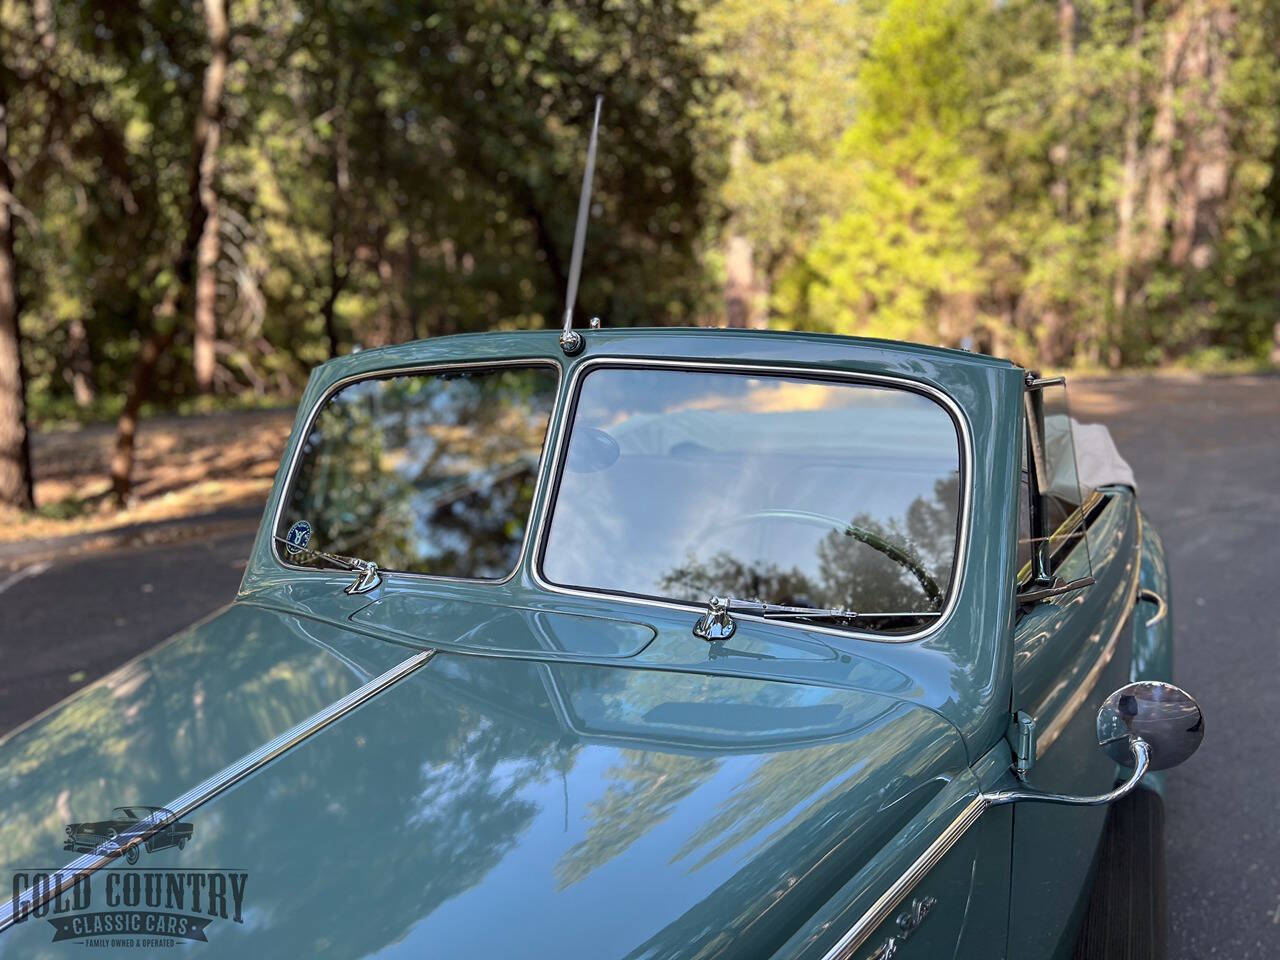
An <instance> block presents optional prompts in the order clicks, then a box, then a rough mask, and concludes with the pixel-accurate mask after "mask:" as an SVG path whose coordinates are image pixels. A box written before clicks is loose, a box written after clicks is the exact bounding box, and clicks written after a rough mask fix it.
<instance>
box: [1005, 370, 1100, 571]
mask: <svg viewBox="0 0 1280 960" xmlns="http://www.w3.org/2000/svg"><path fill="white" fill-rule="evenodd" d="M1024 399H1025V410H1026V422H1027V439H1026V443H1025V444H1024V450H1023V461H1024V462H1023V473H1022V485H1021V486H1022V489H1021V491H1020V496H1021V497H1022V498H1024V501H1023V503H1025V506H1026V509H1025V510H1024V509H1023V503H1020V504H1019V520H1018V524H1019V534H1018V564H1019V567H1018V570H1019V577H1018V582H1019V583H1020V584H1024V583H1027V582H1028V581H1031V580H1035V581H1036V582H1037V584H1039V585H1042V586H1049V585H1051V584H1052V583H1053V582H1054V581H1057V580H1062V581H1071V580H1077V579H1080V578H1084V577H1090V576H1092V572H1093V571H1092V564H1091V562H1090V557H1089V547H1088V540H1087V537H1086V520H1087V514H1088V510H1089V507H1090V504H1091V498H1090V496H1091V494H1092V491H1082V490H1081V488H1080V481H1079V471H1078V468H1077V463H1076V453H1075V441H1074V433H1073V429H1072V426H1073V421H1072V419H1071V413H1070V409H1069V407H1068V405H1067V388H1066V384H1065V382H1063V381H1061V380H1058V381H1056V382H1050V383H1047V384H1042V385H1037V386H1030V387H1028V389H1027V392H1026V393H1025V394H1024ZM1028 448H1029V456H1030V462H1029V463H1028V462H1027V459H1028ZM1024 522H1025V523H1026V525H1027V533H1028V535H1027V536H1025V537H1024V535H1023V529H1022V525H1023V523H1024Z"/></svg>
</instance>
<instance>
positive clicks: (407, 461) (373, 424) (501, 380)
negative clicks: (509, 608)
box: [276, 365, 558, 579]
mask: <svg viewBox="0 0 1280 960" xmlns="http://www.w3.org/2000/svg"><path fill="white" fill-rule="evenodd" d="M557 381H558V372H557V370H556V369H555V368H554V367H551V366H548V365H541V366H522V367H515V366H507V367H491V368H480V369H470V370H454V371H447V372H440V373H433V372H420V373H406V374H402V375H396V376H389V377H381V378H376V379H367V380H359V381H356V382H355V383H352V384H350V385H349V386H346V387H343V388H342V389H341V390H339V391H338V392H337V393H335V394H334V395H333V396H332V397H330V398H329V399H328V400H327V401H326V402H325V404H324V406H323V407H322V408H321V409H320V411H319V413H317V414H316V417H315V419H314V421H313V422H312V424H311V428H310V430H309V431H308V433H307V436H306V439H305V440H304V441H303V444H302V450H301V452H300V454H299V458H298V466H297V469H296V471H295V473H294V478H293V484H292V487H291V488H290V491H289V494H288V497H287V499H286V502H285V508H284V510H283V511H282V512H281V517H280V523H279V525H278V526H277V528H276V536H277V537H278V538H279V540H280V541H283V542H279V541H278V551H279V554H280V556H281V557H282V558H283V559H285V560H287V561H288V562H290V563H295V564H301V565H308V566H327V565H328V563H327V562H326V561H325V560H324V558H321V557H319V556H317V555H316V554H315V553H312V552H310V551H325V552H328V553H332V554H344V555H349V556H355V557H359V558H361V559H362V560H367V561H372V562H373V563H376V564H377V565H378V566H379V567H381V568H382V569H384V570H394V571H403V572H408V573H422V574H431V575H435V576H446V577H465V578H469V579H501V578H503V577H506V576H507V575H509V574H510V573H512V572H513V571H514V570H515V567H516V563H517V561H518V559H519V556H520V550H521V547H522V545H523V543H524V536H525V527H526V525H527V523H528V519H529V511H530V509H531V507H532V505H533V493H534V486H535V483H536V480H537V472H538V463H539V460H540V458H541V456H542V447H543V442H544V439H545V437H546V433H547V423H548V421H549V420H550V417H551V409H552V405H553V403H554V400H555V392H556V385H557Z"/></svg>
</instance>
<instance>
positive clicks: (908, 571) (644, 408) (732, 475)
mask: <svg viewBox="0 0 1280 960" xmlns="http://www.w3.org/2000/svg"><path fill="white" fill-rule="evenodd" d="M960 460H961V454H960V445H959V439H958V435H957V430H956V426H955V424H954V422H953V420H952V418H951V416H950V415H949V414H948V413H947V412H946V410H945V409H944V408H943V407H942V406H941V405H940V404H938V403H937V402H935V401H933V400H931V399H929V398H928V397H926V396H923V395H921V394H918V393H915V392H912V391H909V390H906V389H898V388H892V387H881V386H873V385H869V384H865V383H855V382H839V381H831V380H820V379H813V378H806V377H793V376H771V375H770V376H764V375H757V374H744V373H734V372H719V371H714V372H713V371H694V370H672V369H637V368H597V369H595V370H593V371H591V372H590V373H588V374H587V375H586V376H585V378H584V379H583V382H582V387H581V390H580V392H579V396H578V401H577V405H576V408H575V412H574V417H573V423H572V432H571V433H570V436H569V443H568V449H567V452H566V454H565V457H564V463H563V465H562V468H561V474H560V479H559V487H558V490H557V492H556V497H555V502H554V504H553V506H552V511H553V512H552V515H551V520H550V524H549V527H548V532H547V536H546V544H545V548H544V551H543V556H542V568H541V570H542V574H543V576H544V577H545V578H546V579H547V580H549V581H550V582H552V583H554V584H557V585H561V586H565V587H573V588H578V589H587V590H597V591H605V592H614V593H623V594H631V595H637V596H642V597H653V598H659V599H670V600H678V601H687V602H693V603H705V602H707V600H708V598H709V597H711V596H713V595H718V596H732V597H739V598H744V599H759V600H763V601H767V602H769V603H772V604H788V605H795V606H801V607H813V608H847V609H852V610H855V611H858V612H859V613H864V614H865V613H876V612H891V611H892V612H918V613H920V614H922V616H921V617H918V618H907V619H905V620H901V619H900V620H898V621H895V622H894V623H893V624H892V628H894V629H918V628H919V626H920V622H921V621H922V620H924V619H925V616H927V615H928V614H931V613H933V614H936V613H937V612H938V611H940V610H941V609H942V608H943V606H944V602H945V597H946V594H947V591H948V589H949V587H950V584H951V579H952V570H953V567H954V564H955V550H956V539H957V532H958V528H959V520H960V507H961V504H960ZM858 625H859V627H866V626H867V624H866V623H864V622H859V624H858ZM880 626H882V627H883V628H884V629H886V630H887V629H890V628H891V627H890V624H889V622H888V621H886V622H885V623H884V624H882V625H880Z"/></svg>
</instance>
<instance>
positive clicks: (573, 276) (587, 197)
mask: <svg viewBox="0 0 1280 960" xmlns="http://www.w3.org/2000/svg"><path fill="white" fill-rule="evenodd" d="M603 104H604V97H602V96H597V97H596V116H595V119H594V120H593V121H592V123H591V142H590V143H589V144H588V145H587V169H586V170H585V171H584V172H583V174H582V193H581V194H580V195H579V196H578V222H577V225H576V226H575V227H574V228H573V256H572V257H571V258H570V259H569V289H568V291H566V293H565V298H564V301H565V302H564V330H563V331H561V333H560V349H561V350H563V351H564V354H565V356H566V357H572V356H573V355H574V354H575V353H578V352H580V351H581V350H582V347H583V345H584V344H583V340H582V334H580V333H578V331H577V330H574V329H573V306H574V304H575V303H576V302H577V300H578V278H579V277H581V276H582V248H583V246H584V245H585V244H586V242H587V216H588V214H590V213H591V179H592V177H593V176H594V175H595V172H596V139H597V137H598V136H599V133H600V108H601V106H603Z"/></svg>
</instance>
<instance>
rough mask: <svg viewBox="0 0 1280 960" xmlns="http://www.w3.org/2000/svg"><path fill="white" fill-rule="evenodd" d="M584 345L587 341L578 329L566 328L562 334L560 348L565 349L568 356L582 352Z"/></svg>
mask: <svg viewBox="0 0 1280 960" xmlns="http://www.w3.org/2000/svg"><path fill="white" fill-rule="evenodd" d="M584 346H586V341H585V340H583V339H582V334H580V333H579V332H578V331H577V330H566V331H564V333H562V334H560V349H561V350H563V351H564V355H565V356H566V357H572V356H574V355H575V354H579V353H581V352H582V348H583V347H584Z"/></svg>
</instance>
